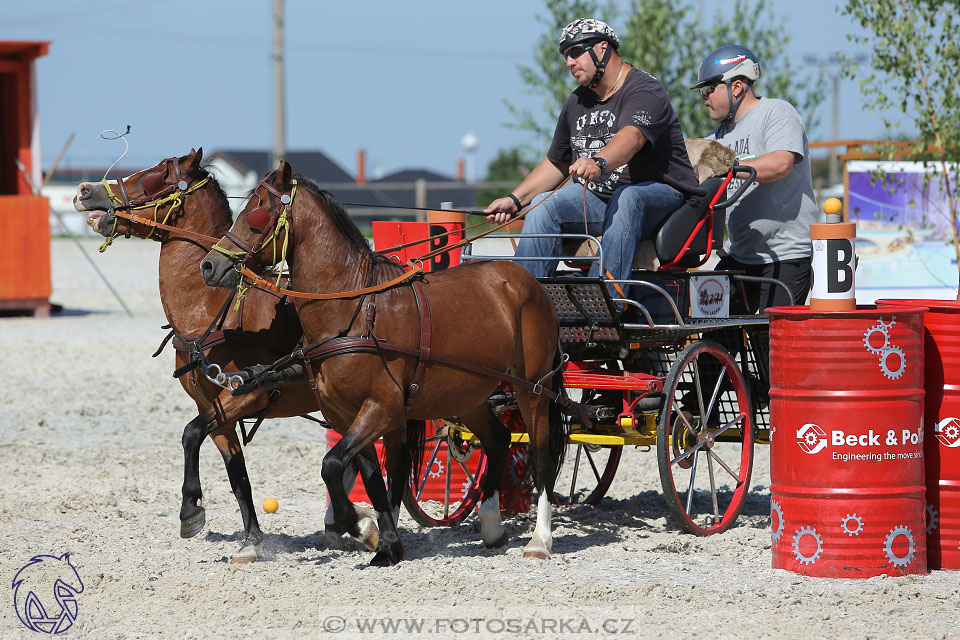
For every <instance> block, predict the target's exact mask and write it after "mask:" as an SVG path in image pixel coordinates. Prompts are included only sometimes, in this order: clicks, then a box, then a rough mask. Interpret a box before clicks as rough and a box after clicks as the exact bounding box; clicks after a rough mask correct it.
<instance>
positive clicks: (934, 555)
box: [877, 300, 960, 569]
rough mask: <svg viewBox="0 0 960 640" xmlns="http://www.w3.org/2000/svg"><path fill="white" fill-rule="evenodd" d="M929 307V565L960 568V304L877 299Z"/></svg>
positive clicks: (926, 339) (926, 375)
mask: <svg viewBox="0 0 960 640" xmlns="http://www.w3.org/2000/svg"><path fill="white" fill-rule="evenodd" d="M877 304H878V305H897V306H903V305H916V306H920V307H926V308H927V312H926V313H925V314H924V316H923V326H924V329H925V330H926V331H925V336H924V355H923V359H924V387H925V389H926V400H925V402H924V405H925V406H924V414H923V415H924V421H923V428H924V431H925V432H926V434H927V437H926V438H925V439H924V461H925V465H926V476H927V482H926V484H927V505H926V507H927V509H926V525H927V565H928V567H929V568H930V569H960V305H958V304H957V303H956V302H954V301H952V300H877Z"/></svg>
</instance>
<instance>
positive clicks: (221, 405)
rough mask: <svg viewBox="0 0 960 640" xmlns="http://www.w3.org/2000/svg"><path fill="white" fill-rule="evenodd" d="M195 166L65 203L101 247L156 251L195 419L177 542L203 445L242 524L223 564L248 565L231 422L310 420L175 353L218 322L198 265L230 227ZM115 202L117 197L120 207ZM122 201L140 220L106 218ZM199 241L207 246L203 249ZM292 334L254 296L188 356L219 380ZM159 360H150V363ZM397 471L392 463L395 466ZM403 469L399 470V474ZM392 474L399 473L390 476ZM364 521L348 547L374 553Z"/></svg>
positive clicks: (104, 187) (218, 296)
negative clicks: (134, 244)
mask: <svg viewBox="0 0 960 640" xmlns="http://www.w3.org/2000/svg"><path fill="white" fill-rule="evenodd" d="M202 157H203V149H199V150H191V151H190V153H188V154H187V155H185V156H181V157H179V158H167V159H165V160H163V161H161V162H160V163H158V164H157V165H155V166H153V167H150V168H147V169H144V170H142V171H138V172H136V173H134V174H132V175H130V176H128V177H126V178H123V179H120V180H116V181H113V182H109V183H108V182H106V181H104V182H84V183H81V184H80V185H79V187H78V190H77V195H76V196H75V197H74V207H75V208H76V209H77V211H80V212H86V213H87V214H88V216H87V223H88V224H89V225H90V226H91V227H93V228H94V229H95V230H96V231H98V232H99V233H101V234H102V235H104V236H107V237H108V238H110V241H112V238H113V237H117V236H118V235H124V236H129V235H134V236H137V237H141V238H150V239H152V240H154V241H156V242H159V243H160V260H159V288H160V300H161V304H162V306H163V311H164V315H165V316H166V318H167V321H168V323H169V325H170V327H171V328H172V330H173V332H175V335H176V336H178V338H177V339H175V340H174V345H175V346H179V347H180V348H178V349H177V351H176V369H177V372H178V373H180V372H182V373H181V375H179V376H178V378H179V380H180V383H181V385H183V388H184V390H185V391H186V392H187V394H188V395H189V396H190V397H191V398H192V399H193V400H194V402H195V403H196V405H197V411H198V415H197V417H196V418H194V419H193V420H191V421H190V422H189V423H188V424H187V425H186V426H185V427H184V431H183V438H182V445H183V452H184V480H183V486H182V504H181V507H180V535H181V537H184V538H189V537H193V536H195V535H196V534H198V533H199V532H200V531H201V530H202V528H203V526H204V524H205V521H206V516H205V511H204V508H203V506H201V504H200V500H201V498H202V495H203V493H202V489H201V484H200V471H199V455H200V444H201V443H202V442H203V439H204V437H205V436H207V435H209V437H210V438H211V440H212V441H213V442H214V444H215V445H216V446H217V449H218V450H219V451H220V454H221V456H222V457H223V462H224V465H225V467H226V471H227V476H228V478H229V481H230V486H231V488H232V490H233V493H234V495H235V496H236V498H237V502H238V504H239V506H240V515H241V518H242V519H243V527H244V537H243V540H242V542H241V547H240V550H239V551H238V552H237V553H235V554H234V555H233V556H232V558H231V562H235V563H244V562H251V561H253V560H255V559H256V557H257V554H258V553H259V548H260V545H261V542H262V540H263V533H262V531H261V530H260V526H259V523H258V520H257V515H256V509H255V506H254V502H253V496H252V490H251V486H250V481H249V477H248V474H247V469H246V464H245V461H244V457H243V449H242V447H241V444H240V441H239V439H238V437H237V432H236V425H237V422H238V421H239V420H241V419H246V418H260V417H264V418H279V417H292V416H300V415H306V414H309V413H311V412H314V411H317V410H318V407H317V403H316V400H315V399H314V398H313V395H312V394H311V393H309V392H308V388H307V385H306V384H299V385H292V386H289V387H285V388H284V389H283V390H282V392H270V391H260V392H256V393H251V394H248V395H245V396H233V395H231V394H230V393H228V392H226V391H224V389H222V388H220V387H218V386H216V385H214V384H212V383H211V382H210V381H209V379H207V378H206V376H204V375H201V370H200V368H199V367H197V366H192V367H191V365H192V362H193V359H192V358H191V352H190V351H189V350H186V349H184V348H183V347H184V346H185V345H184V344H183V341H182V340H181V339H180V337H184V336H185V337H194V336H201V335H203V334H204V333H205V332H207V331H208V329H210V328H211V325H212V324H213V323H214V321H215V319H216V318H217V315H218V312H220V311H221V310H224V309H225V306H224V305H225V303H226V302H227V298H228V294H227V292H225V291H223V290H217V289H211V288H210V287H207V286H206V285H205V284H204V283H203V280H202V278H201V274H200V269H199V264H200V260H201V259H202V258H203V256H204V255H206V252H207V251H208V249H209V246H210V244H212V242H213V240H215V239H216V238H219V237H220V236H222V235H223V233H224V232H225V231H226V230H227V229H228V228H229V227H230V224H231V222H232V219H233V214H232V212H231V211H230V206H229V203H228V201H227V197H226V195H225V194H224V192H223V190H222V189H221V187H220V185H219V184H218V183H217V180H216V179H215V177H214V176H213V175H211V174H210V173H209V172H208V171H207V170H206V169H205V168H203V167H202V166H201V159H202ZM181 181H182V184H181V185H179V186H181V187H182V188H177V189H171V187H173V186H177V183H179V182H181ZM116 194H122V199H121V198H120V197H119V196H118V195H116ZM123 199H126V201H127V202H129V203H133V205H134V206H136V207H137V211H136V212H137V213H139V214H141V215H142V216H143V217H144V218H145V219H144V220H142V221H132V220H130V219H129V218H128V217H121V216H118V215H116V213H115V211H116V209H117V208H118V207H120V208H123V207H124V205H123ZM118 200H119V202H118ZM177 201H179V204H176V202H177ZM157 203H159V204H157ZM128 210H130V209H129V208H128ZM165 214H169V216H168V217H167V218H166V220H165V222H166V224H167V226H175V227H176V229H177V231H176V232H171V231H170V230H163V229H158V228H155V227H152V226H150V225H149V224H148V222H149V219H150V218H151V217H152V216H154V215H165ZM204 237H208V238H210V240H209V241H207V242H206V243H204V242H203V240H202V239H203V238H204ZM108 242H109V241H108ZM302 334H303V332H302V329H301V328H300V323H299V320H298V318H297V316H296V312H295V310H294V309H293V308H292V304H291V303H289V302H288V301H286V300H284V299H283V297H282V296H276V295H272V294H270V293H267V292H262V291H257V292H251V293H250V295H248V296H247V297H246V298H245V299H244V301H243V303H242V306H241V307H240V309H239V311H233V310H232V309H227V310H226V315H225V317H224V318H223V321H222V323H221V325H220V328H219V329H218V330H217V331H216V332H214V333H213V334H212V335H211V336H210V338H212V340H208V344H210V345H211V346H210V347H209V348H208V349H202V347H203V346H204V345H202V344H198V345H197V346H198V347H201V350H203V351H204V352H205V353H206V358H207V360H208V361H209V362H210V363H213V364H216V365H218V366H219V367H221V368H222V369H223V370H225V371H227V370H233V369H236V368H242V367H246V366H250V365H253V364H256V363H258V362H263V361H265V360H274V359H276V358H278V357H280V356H282V355H284V354H286V353H289V352H290V351H292V350H293V349H294V348H295V347H296V346H297V344H298V342H299V341H300V338H301V337H302ZM178 343H179V344H178ZM164 344H166V341H164ZM161 348H162V347H161ZM159 353H160V350H158V351H157V353H156V354H154V355H159ZM252 435H253V434H252V433H251V434H250V437H252ZM392 446H393V443H391V447H392ZM390 451H391V452H392V451H393V450H392V449H390ZM392 455H401V456H402V455H403V454H402V452H401V453H399V454H393V453H392ZM402 464H404V463H403V462H402V460H400V461H398V465H397V466H398V467H399V466H400V465H402ZM407 466H408V468H409V464H408V465H407ZM400 472H401V470H400V469H399V468H398V469H397V470H396V471H395V473H400ZM355 479H356V472H355V471H354V472H353V473H352V474H351V473H349V471H348V477H347V479H346V480H345V481H346V482H347V483H349V484H352V482H353V481H354V480H355ZM332 515H333V512H332V511H330V512H329V515H328V518H327V520H328V524H330V525H332V522H333V518H332ZM371 515H372V512H369V513H368V512H367V511H365V510H363V509H359V510H358V517H359V518H360V520H361V527H360V530H361V533H360V535H359V536H358V540H360V541H361V542H362V543H364V544H365V545H366V546H367V547H368V548H370V549H374V548H376V545H377V536H378V532H377V528H376V525H375V523H374V520H373V518H372V517H371Z"/></svg>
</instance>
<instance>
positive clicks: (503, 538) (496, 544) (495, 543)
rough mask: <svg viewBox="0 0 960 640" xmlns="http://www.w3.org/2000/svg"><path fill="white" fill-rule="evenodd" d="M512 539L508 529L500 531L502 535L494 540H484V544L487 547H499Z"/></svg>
mask: <svg viewBox="0 0 960 640" xmlns="http://www.w3.org/2000/svg"><path fill="white" fill-rule="evenodd" d="M508 540H510V536H508V535H507V531H506V529H504V530H503V531H501V532H500V535H499V536H497V537H496V538H495V539H494V540H492V541H490V542H487V541H486V540H484V541H483V546H485V547H486V548H487V549H499V548H500V547H505V546H507V541H508Z"/></svg>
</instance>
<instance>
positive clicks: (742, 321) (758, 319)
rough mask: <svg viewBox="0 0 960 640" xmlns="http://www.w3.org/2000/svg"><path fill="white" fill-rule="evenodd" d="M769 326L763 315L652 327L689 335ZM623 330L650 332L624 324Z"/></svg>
mask: <svg viewBox="0 0 960 640" xmlns="http://www.w3.org/2000/svg"><path fill="white" fill-rule="evenodd" d="M766 324H770V320H769V318H767V316H763V315H754V316H734V317H731V318H724V319H722V320H714V321H712V322H692V323H690V324H684V325H679V324H658V325H656V326H654V327H652V329H653V330H656V331H687V332H689V333H699V332H701V331H710V330H712V329H725V328H727V327H740V326H745V325H766ZM623 328H624V329H627V330H638V329H643V330H647V331H650V330H651V327H649V326H647V325H645V324H635V323H626V322H625V323H624V324H623Z"/></svg>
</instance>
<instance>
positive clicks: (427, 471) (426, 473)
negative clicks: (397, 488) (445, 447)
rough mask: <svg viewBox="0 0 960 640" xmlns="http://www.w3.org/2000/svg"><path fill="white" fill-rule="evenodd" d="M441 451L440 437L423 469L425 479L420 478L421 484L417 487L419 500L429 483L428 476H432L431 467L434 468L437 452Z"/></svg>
mask: <svg viewBox="0 0 960 640" xmlns="http://www.w3.org/2000/svg"><path fill="white" fill-rule="evenodd" d="M438 451H440V439H439V438H438V439H437V444H436V445H435V446H434V447H433V451H432V452H431V453H430V461H429V462H427V466H426V468H424V470H423V479H422V480H420V486H419V487H417V495H416V496H415V497H416V498H417V500H419V499H420V494H422V493H423V488H424V487H425V486H426V485H427V478H429V477H430V469H433V463H434V462H435V461H436V459H437V452H438Z"/></svg>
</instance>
